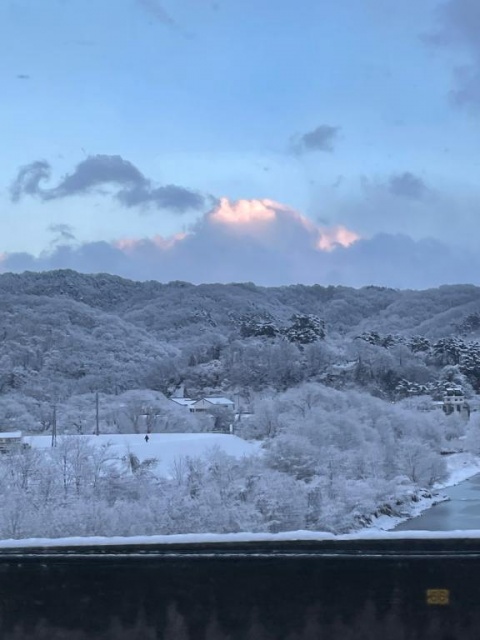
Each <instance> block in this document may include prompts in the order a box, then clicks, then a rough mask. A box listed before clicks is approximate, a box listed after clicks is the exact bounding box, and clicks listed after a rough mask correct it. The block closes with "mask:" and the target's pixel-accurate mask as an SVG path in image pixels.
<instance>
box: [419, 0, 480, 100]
mask: <svg viewBox="0 0 480 640" xmlns="http://www.w3.org/2000/svg"><path fill="white" fill-rule="evenodd" d="M436 19H437V28H436V29H435V30H434V31H432V32H431V33H429V34H427V36H426V38H425V39H426V41H427V42H429V43H430V44H433V45H434V46H437V47H448V48H456V49H459V50H460V51H462V50H463V51H464V52H466V53H467V56H468V58H469V60H468V62H467V64H464V65H461V66H457V67H456V68H455V69H454V72H453V80H454V89H453V90H452V92H451V97H452V99H453V102H454V103H455V104H457V105H460V106H462V105H471V106H475V107H478V106H480V38H479V33H480V3H479V2H478V0H447V1H446V2H442V3H441V4H440V6H439V7H438V9H437V12H436Z"/></svg>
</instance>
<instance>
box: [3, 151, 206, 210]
mask: <svg viewBox="0 0 480 640" xmlns="http://www.w3.org/2000/svg"><path fill="white" fill-rule="evenodd" d="M50 176H51V166H50V164H49V163H48V162H46V161H45V160H40V161H36V162H32V163H31V164H29V165H26V166H25V167H22V168H20V170H19V172H18V174H17V177H16V178H15V180H14V181H13V183H12V185H11V188H10V194H11V199H12V201H13V202H18V201H19V200H20V198H22V196H32V197H38V198H40V199H41V200H44V201H48V200H57V199H60V198H68V197H72V196H82V195H85V194H88V193H92V192H95V191H98V190H99V189H100V188H101V187H104V186H114V187H120V190H119V191H118V192H117V193H116V194H115V197H116V199H117V200H118V202H120V203H121V204H122V205H123V206H125V207H139V208H147V207H151V206H153V207H155V208H158V209H171V210H172V211H175V212H177V213H184V212H185V211H187V210H189V209H201V208H202V207H204V206H205V199H204V197H203V196H202V195H201V194H199V193H197V192H195V191H191V190H189V189H186V188H184V187H179V186H176V185H166V186H155V185H154V184H153V183H152V181H151V180H149V179H148V178H146V177H145V176H144V175H143V173H142V172H141V171H140V170H139V169H137V167H135V165H133V164H132V163H131V162H129V161H128V160H125V159H124V158H122V157H121V156H118V155H115V156H111V155H95V156H89V157H88V158H86V159H85V160H83V161H82V162H80V163H79V164H78V165H77V166H76V167H75V170H74V171H73V172H72V173H70V174H67V175H66V176H64V177H63V178H62V179H61V180H60V182H59V183H58V184H57V186H55V187H51V188H44V187H42V183H43V182H45V181H48V180H49V179H50Z"/></svg>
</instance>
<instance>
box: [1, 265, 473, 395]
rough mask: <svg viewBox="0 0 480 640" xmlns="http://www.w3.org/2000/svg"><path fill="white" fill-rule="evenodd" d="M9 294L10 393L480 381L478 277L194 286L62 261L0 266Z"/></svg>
mask: <svg viewBox="0 0 480 640" xmlns="http://www.w3.org/2000/svg"><path fill="white" fill-rule="evenodd" d="M0 296H1V305H0V339H1V350H0V393H1V394H2V395H3V397H5V395H10V394H12V393H14V394H15V395H16V396H17V397H19V396H21V395H25V396H27V397H31V398H35V399H37V400H42V401H43V400H45V401H47V400H51V399H52V398H55V399H56V400H57V401H60V400H66V399H67V398H69V397H71V396H73V395H78V394H85V393H92V392H96V391H98V392H101V393H104V394H118V393H121V392H124V391H127V390H131V389H152V390H155V391H161V392H163V393H164V394H166V395H169V394H171V393H172V392H173V391H174V390H175V388H176V387H177V386H178V385H180V384H184V385H185V386H186V387H187V390H188V391H189V393H191V394H192V395H201V394H205V393H217V392H222V393H236V394H241V395H242V396H244V397H245V398H246V399H248V396H249V395H250V394H251V393H252V392H258V391H262V390H265V389H267V388H270V389H276V390H285V389H287V388H289V387H291V386H294V385H296V384H298V383H300V382H304V381H321V382H324V383H327V384H330V385H332V386H336V387H342V388H343V387H345V386H347V387H348V386H355V387H360V388H364V389H366V390H368V391H369V392H370V393H373V394H374V395H378V396H380V397H385V398H389V399H398V398H399V397H402V394H403V395H404V390H405V388H408V389H409V393H412V390H413V389H414V388H415V387H416V386H419V385H420V386H422V385H423V386H425V385H427V386H428V385H430V387H431V386H434V385H435V384H436V383H437V382H439V381H440V382H441V381H442V380H443V379H446V378H448V377H450V378H452V376H453V377H456V378H457V379H460V378H461V377H462V376H463V377H464V380H463V381H464V382H466V383H467V386H470V387H473V388H474V389H477V388H478V385H479V380H480V348H479V347H478V345H477V342H476V338H477V337H478V335H479V331H480V289H478V288H477V287H473V286H467V285H464V286H445V287H440V288H439V289H431V290H427V291H421V292H419V291H397V290H393V289H385V288H378V287H365V288H363V289H358V290H356V289H350V288H346V287H321V286H312V287H306V286H301V285H298V286H290V287H281V288H262V287H256V286H255V285H253V284H251V283H246V284H231V285H200V286H193V285H190V284H188V283H183V282H172V283H169V284H160V283H158V282H146V283H140V282H138V283H135V282H131V281H128V280H123V279H121V278H118V277H115V276H109V275H94V276H89V275H83V274H79V273H75V272H73V271H53V272H47V273H25V274H21V275H14V274H4V275H2V276H0ZM477 360H478V363H477ZM450 366H454V367H456V369H455V370H452V369H451V368H447V369H445V367H450ZM465 377H466V379H465Z"/></svg>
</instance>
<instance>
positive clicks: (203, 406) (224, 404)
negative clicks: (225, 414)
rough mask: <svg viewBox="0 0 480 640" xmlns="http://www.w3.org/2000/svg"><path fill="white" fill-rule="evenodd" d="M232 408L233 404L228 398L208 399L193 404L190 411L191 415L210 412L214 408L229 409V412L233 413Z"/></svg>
mask: <svg viewBox="0 0 480 640" xmlns="http://www.w3.org/2000/svg"><path fill="white" fill-rule="evenodd" d="M234 407H235V403H234V402H233V401H232V400H230V399H229V398H223V397H208V398H202V399H201V400H197V401H196V402H194V404H193V405H191V407H190V411H191V412H192V413H197V412H199V411H211V410H212V409H215V408H218V409H230V410H231V411H233V409H234Z"/></svg>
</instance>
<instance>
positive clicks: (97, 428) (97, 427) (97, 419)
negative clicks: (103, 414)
mask: <svg viewBox="0 0 480 640" xmlns="http://www.w3.org/2000/svg"><path fill="white" fill-rule="evenodd" d="M95 435H96V436H99V435H100V411H99V401H98V391H97V393H96V394H95Z"/></svg>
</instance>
